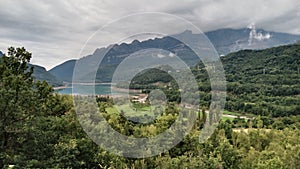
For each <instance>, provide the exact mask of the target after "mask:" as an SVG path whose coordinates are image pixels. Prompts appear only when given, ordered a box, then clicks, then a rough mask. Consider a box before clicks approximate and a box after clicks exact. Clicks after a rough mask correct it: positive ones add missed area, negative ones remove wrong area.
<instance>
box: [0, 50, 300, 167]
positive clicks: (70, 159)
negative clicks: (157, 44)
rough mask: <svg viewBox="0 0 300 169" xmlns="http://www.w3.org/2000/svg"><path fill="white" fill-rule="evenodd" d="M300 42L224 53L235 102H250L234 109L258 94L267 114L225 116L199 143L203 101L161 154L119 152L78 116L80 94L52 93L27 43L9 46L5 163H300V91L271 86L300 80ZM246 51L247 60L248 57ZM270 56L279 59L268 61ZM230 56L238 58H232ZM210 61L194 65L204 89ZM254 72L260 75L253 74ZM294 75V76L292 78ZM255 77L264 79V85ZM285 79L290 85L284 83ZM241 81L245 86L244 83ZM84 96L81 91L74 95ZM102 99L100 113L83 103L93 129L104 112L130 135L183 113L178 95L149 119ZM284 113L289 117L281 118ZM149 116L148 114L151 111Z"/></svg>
mask: <svg viewBox="0 0 300 169" xmlns="http://www.w3.org/2000/svg"><path fill="white" fill-rule="evenodd" d="M298 50H299V46H298V45H293V46H285V47H279V48H273V49H268V50H264V51H241V52H238V53H234V54H232V55H229V56H226V57H225V58H223V62H224V65H225V69H226V70H227V71H228V72H230V71H231V72H230V73H229V74H226V75H227V78H228V81H229V82H228V95H229V101H228V102H230V103H231V105H241V107H242V108H243V109H241V108H240V107H232V110H237V111H241V112H247V109H246V107H244V106H245V105H248V104H246V103H248V102H251V104H250V105H255V107H256V110H257V111H255V112H258V113H257V114H261V113H268V114H269V115H268V116H255V117H254V118H252V119H247V120H245V119H239V118H237V119H234V120H232V121H231V120H222V121H220V124H219V126H218V128H217V129H216V130H215V131H214V134H213V135H212V136H211V138H210V139H208V140H207V141H206V142H204V143H200V142H199V134H200V133H201V132H202V131H201V129H202V128H203V124H204V123H205V121H206V115H205V114H206V112H205V107H203V110H201V111H200V112H197V114H198V119H197V122H196V124H195V125H194V126H193V128H192V130H191V132H190V133H189V134H188V135H187V136H186V137H185V138H184V139H183V140H182V141H181V142H180V143H179V144H177V145H176V146H175V147H174V148H172V149H170V150H166V151H165V152H163V153H161V154H159V155H157V156H154V157H149V158H141V159H134V158H125V157H122V156H117V155H114V154H112V153H111V152H109V151H106V150H104V149H102V148H101V147H99V146H98V145H97V144H95V143H94V142H93V141H92V140H91V139H90V138H89V137H88V136H87V134H86V133H85V132H84V131H83V129H82V127H81V126H80V124H79V122H78V120H77V116H76V113H75V107H74V106H73V98H72V97H71V96H67V95H58V94H55V93H53V89H52V87H51V86H49V85H48V84H47V83H46V82H39V81H34V80H33V78H32V73H33V71H34V70H33V69H30V71H28V68H27V63H28V62H29V61H30V58H31V54H30V53H29V52H27V51H26V50H25V49H24V48H16V49H15V48H9V51H8V57H6V56H5V57H2V58H0V86H1V88H0V96H1V97H0V116H1V118H0V138H1V142H0V167H1V168H12V167H13V168H142V169H146V168H163V169H165V168H170V169H171V168H241V169H252V168H265V169H274V168H286V169H291V168H295V169H296V168H299V166H300V158H299V157H300V137H299V135H300V130H299V129H300V116H299V111H297V106H299V104H298V103H299V96H298V95H299V92H298V93H297V90H296V92H290V93H289V94H285V93H284V94H280V92H279V93H277V92H274V91H273V90H271V89H272V88H270V90H269V87H271V86H272V85H273V84H272V83H274V85H278V86H277V87H279V91H281V90H285V89H290V87H291V86H293V87H295V88H296V89H297V88H299V86H298V85H299V83H298V84H297V83H294V82H298V81H297V78H298V79H299V73H298V70H297V69H295V68H296V67H297V65H298V66H299V57H298V56H299V55H298V54H297V53H298ZM273 55H274V56H273ZM246 56H249V59H246V58H245V57H246ZM256 56H259V57H257V58H258V60H261V62H258V61H254V58H256ZM283 56H286V58H288V59H287V60H286V59H285V58H284V57H283ZM240 57H241V58H244V59H245V60H246V61H247V62H246V61H245V62H243V61H242V60H243V59H239V58H240ZM251 57H252V59H251ZM271 58H273V60H272V61H273V63H274V65H275V66H272V65H271V64H268V63H269V62H270V59H271ZM277 58H279V59H278V60H277ZM290 58H293V59H290ZM289 59H290V60H289ZM279 61H280V62H279ZM230 63H231V64H238V65H231V66H229V65H230ZM247 63H253V64H254V63H255V64H256V65H253V66H254V68H252V67H251V66H250V65H248V68H247V67H246V65H247ZM275 63H278V64H275ZM259 64H263V65H264V66H263V67H261V66H259ZM281 64H282V66H281ZM292 65H296V67H294V66H292ZM256 66H257V68H255V67H256ZM203 68H204V67H201V65H199V67H195V69H194V73H195V74H196V75H197V79H198V80H199V87H200V88H201V89H202V91H201V92H202V94H203V95H208V92H207V91H206V87H208V89H209V86H206V84H207V76H206V74H205V69H203ZM262 68H263V69H264V68H265V69H266V70H262ZM234 69H235V70H234ZM271 70H272V71H275V72H276V71H277V72H278V74H279V76H281V75H282V78H283V79H284V78H285V77H287V80H281V79H278V80H275V79H273V78H275V77H276V74H271ZM241 71H242V72H244V74H242V72H241ZM247 72H249V74H247ZM281 72H282V73H281ZM151 73H153V72H151ZM154 73H161V72H155V71H154ZM254 73H255V74H256V75H253V74H254ZM205 77H206V78H205ZM251 77H252V78H251ZM288 79H290V80H291V81H290V83H289V81H288ZM256 83H257V84H258V85H259V86H258V87H257V88H256V87H255V84H256ZM253 85H254V88H253V87H252V86H253ZM201 86H202V87H201ZM281 86H284V87H285V88H280V87H281ZM241 87H243V88H242V89H240V88H241ZM249 88H250V89H249ZM208 89H207V90H208ZM237 89H238V90H237ZM265 89H268V90H266V91H268V92H266V91H264V90H265ZM291 90H294V89H291ZM171 95H172V94H171ZM248 95H250V96H249V97H248ZM85 97H86V96H76V97H75V99H81V98H85ZM96 101H97V106H98V107H99V112H97V113H94V114H89V113H87V112H89V110H90V108H91V107H90V106H92V104H91V103H90V102H86V103H84V106H82V107H80V109H79V113H80V114H81V115H83V118H84V119H85V121H84V123H85V124H87V125H90V129H91V130H94V131H97V130H101V129H102V125H103V122H104V121H101V120H100V121H99V120H97V119H98V118H97V117H99V115H100V113H101V114H102V115H103V116H104V117H105V119H106V120H107V122H108V123H109V124H110V125H111V126H112V127H113V128H114V129H115V130H116V131H118V132H120V133H121V134H123V135H127V136H129V137H138V138H139V137H152V136H154V135H156V134H159V133H161V132H164V131H165V130H166V129H167V128H169V126H170V125H171V124H172V123H173V122H174V121H175V120H176V118H177V117H178V115H179V111H178V108H176V102H177V101H176V100H175V101H170V102H169V103H168V104H167V108H166V110H164V112H163V113H162V114H161V116H160V117H159V118H157V119H156V120H153V121H152V122H151V123H149V124H136V123H134V122H133V121H130V120H127V119H126V118H124V116H123V115H124V114H126V113H129V114H130V113H131V114H132V113H133V112H127V110H124V111H125V112H123V113H118V112H117V113H116V112H115V111H113V110H114V109H113V107H112V105H113V101H112V99H111V98H109V97H96ZM204 101H205V100H204ZM246 101H247V102H246ZM273 102H276V105H278V106H279V107H282V106H285V108H286V111H284V109H282V110H281V111H280V112H282V113H283V114H281V113H279V114H272V112H273V110H271V109H268V105H273ZM260 103H264V104H263V105H260ZM274 105H275V104H274ZM134 106H135V108H136V111H137V110H140V109H146V108H149V105H148V103H145V104H140V103H135V104H134ZM227 108H229V107H228V105H227ZM275 110H276V109H275ZM278 110H279V109H278ZM288 110H290V111H288ZM255 112H251V113H254V114H255ZM285 112H286V113H285ZM77 113H78V112H77ZM277 115H278V116H284V117H280V118H277ZM286 115H288V116H286ZM291 115H294V116H291ZM273 116H274V118H273ZM143 117H144V118H149V116H148V115H144V114H143ZM275 117H276V118H275ZM81 120H82V119H81ZM95 126H96V127H95ZM172 132H178V131H173V130H172V129H171V132H170V134H171V136H170V137H172V135H173V134H172ZM108 135H109V133H108ZM108 138H109V137H108ZM109 141H111V142H114V141H116V140H114V139H110V140H109ZM166 141H168V140H167V138H166ZM163 144H164V142H161V144H159V145H157V146H158V147H159V146H163ZM137 153H142V152H139V151H137Z"/></svg>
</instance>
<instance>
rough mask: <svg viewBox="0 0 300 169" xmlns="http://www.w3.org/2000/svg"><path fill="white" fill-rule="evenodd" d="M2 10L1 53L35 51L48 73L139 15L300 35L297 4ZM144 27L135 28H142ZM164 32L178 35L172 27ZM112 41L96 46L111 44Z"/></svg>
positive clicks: (20, 5)
mask: <svg viewBox="0 0 300 169" xmlns="http://www.w3.org/2000/svg"><path fill="white" fill-rule="evenodd" d="M0 6H1V10H0V50H2V51H5V49H6V48H7V47H9V46H11V45H18V46H19V45H22V46H25V47H26V48H27V49H28V50H30V51H31V52H32V53H33V59H32V62H33V63H36V64H40V65H43V66H45V67H47V68H48V69H49V68H51V67H53V66H55V65H56V64H58V63H61V62H63V61H65V60H67V59H71V58H78V57H79V52H80V49H81V48H82V46H83V45H84V44H85V42H86V40H87V39H88V38H89V37H90V36H91V35H92V34H93V32H94V31H96V30H98V29H99V28H101V27H102V26H104V25H105V24H107V23H109V22H111V21H112V20H114V19H117V18H119V17H123V16H126V15H129V14H132V13H136V12H147V11H150V12H151V11H157V12H166V13H170V14H174V15H177V16H179V17H183V18H185V19H187V20H188V21H191V22H192V23H194V24H195V25H197V26H198V27H200V28H201V29H202V31H209V30H215V29H219V28H224V27H232V28H241V27H246V26H247V25H249V24H251V23H256V25H257V27H261V28H264V29H267V30H271V31H282V32H288V33H295V34H300V19H299V18H300V1H298V0H252V1H241V0H182V1H174V0H163V1H162V0H152V1H146V0H131V1H124V0H91V1H85V0H72V1H61V0H52V1H43V0H41V1H37V0H2V1H0ZM141 23H142V22H136V23H130V24H133V26H136V27H139V26H140V24H141ZM125 26H128V25H121V26H120V31H119V32H120V33H118V34H115V35H111V36H113V38H112V39H118V38H122V37H123V35H124V34H122V28H123V29H124V27H125ZM149 26H151V25H149ZM156 26H157V25H156ZM158 26H159V25H158ZM161 29H163V30H166V31H167V30H170V33H173V32H171V31H172V29H170V28H161ZM182 31H183V30H182ZM123 38H124V37H123ZM109 42H111V41H110V40H107V44H96V45H99V46H98V47H101V45H102V46H107V45H109V44H108V43H109ZM94 47H95V46H92V47H90V48H91V49H90V50H93V48H94ZM49 60H51V61H49Z"/></svg>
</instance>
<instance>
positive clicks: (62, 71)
mask: <svg viewBox="0 0 300 169" xmlns="http://www.w3.org/2000/svg"><path fill="white" fill-rule="evenodd" d="M75 63H76V60H69V61H66V62H64V63H62V64H60V65H57V66H55V67H54V68H52V69H50V70H49V73H51V74H52V75H54V76H55V77H57V78H58V79H60V80H62V81H66V82H71V81H72V77H73V70H74V66H75Z"/></svg>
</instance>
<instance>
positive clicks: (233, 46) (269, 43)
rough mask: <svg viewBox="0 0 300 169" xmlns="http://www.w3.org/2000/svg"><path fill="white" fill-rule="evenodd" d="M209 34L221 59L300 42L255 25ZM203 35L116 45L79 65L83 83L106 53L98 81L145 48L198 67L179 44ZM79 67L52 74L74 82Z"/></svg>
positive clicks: (64, 66)
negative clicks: (244, 50) (252, 50)
mask: <svg viewBox="0 0 300 169" xmlns="http://www.w3.org/2000/svg"><path fill="white" fill-rule="evenodd" d="M205 35H206V36H207V38H208V39H209V40H210V41H211V43H212V44H213V45H214V47H215V48H216V50H217V52H218V53H219V54H220V55H221V56H223V55H224V56H225V55H227V54H229V53H232V52H235V51H239V50H243V49H265V48H270V47H275V46H280V45H286V44H292V43H295V42H297V41H299V40H300V36H299V35H292V34H287V33H278V32H271V31H265V30H263V29H256V28H255V26H254V25H252V26H251V27H249V28H244V29H219V30H215V31H210V32H206V33H205ZM200 36H203V35H200V34H193V32H192V31H189V30H186V31H184V32H182V33H180V34H176V35H173V36H172V37H171V36H166V37H163V38H155V39H149V40H145V41H142V42H140V41H138V40H134V41H133V42H132V43H130V44H126V43H122V44H114V45H110V46H109V47H107V48H100V49H96V50H95V52H94V53H93V54H91V55H88V56H85V57H83V58H81V59H79V60H78V62H77V63H78V64H81V65H84V67H85V69H84V70H82V71H81V73H82V74H81V76H82V81H90V80H91V79H89V78H88V77H91V76H93V73H91V72H92V69H90V68H93V67H99V63H98V62H99V57H100V56H101V55H104V54H105V57H104V59H103V60H102V62H101V64H100V67H99V69H98V72H97V73H96V81H97V82H110V80H111V76H112V74H113V72H114V70H115V68H116V67H117V65H118V64H119V63H121V62H122V61H123V60H124V59H125V58H126V57H128V56H129V55H130V54H132V53H134V52H137V51H139V50H142V49H149V48H160V49H163V50H168V51H170V54H176V55H177V56H179V57H180V58H181V59H182V60H184V61H185V62H186V64H187V65H189V66H192V65H195V64H196V63H198V62H199V58H198V57H197V56H196V55H195V53H193V52H192V51H191V50H190V49H189V48H188V47H187V46H186V45H184V44H183V43H181V42H180V41H178V40H177V39H176V37H180V38H184V39H187V40H189V41H195V40H196V39H198V37H200ZM173 37H175V38H173ZM196 43H197V42H196ZM75 64H76V60H69V61H67V62H65V63H63V64H60V65H58V66H56V67H54V68H53V69H51V70H50V71H49V72H50V73H51V74H52V75H54V76H56V77H58V78H59V79H60V80H62V81H67V82H71V81H72V76H73V70H74V66H75Z"/></svg>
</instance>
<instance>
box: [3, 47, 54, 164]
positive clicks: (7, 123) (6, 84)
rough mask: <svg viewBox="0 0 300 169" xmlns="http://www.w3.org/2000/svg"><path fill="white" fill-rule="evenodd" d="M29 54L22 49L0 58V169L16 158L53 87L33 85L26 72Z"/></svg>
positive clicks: (16, 49) (10, 49)
mask: <svg viewBox="0 0 300 169" xmlns="http://www.w3.org/2000/svg"><path fill="white" fill-rule="evenodd" d="M30 59H31V53H29V52H27V51H26V50H25V48H13V47H10V48H9V49H8V52H7V55H3V56H2V57H1V58H0V138H1V141H0V166H1V167H3V166H4V165H5V164H9V163H10V162H12V161H13V159H14V158H18V156H19V155H21V154H20V152H22V151H21V149H22V146H23V145H24V142H28V138H29V137H30V133H28V131H29V130H28V129H29V128H30V127H31V126H32V121H33V120H34V119H35V118H36V117H37V116H39V115H41V112H43V109H44V108H45V106H44V103H46V102H47V99H48V98H49V97H51V95H50V93H51V92H52V87H50V86H48V84H47V83H46V82H36V81H34V79H33V77H32V73H33V68H32V67H31V68H28V66H27V65H28V62H29V61H30Z"/></svg>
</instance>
